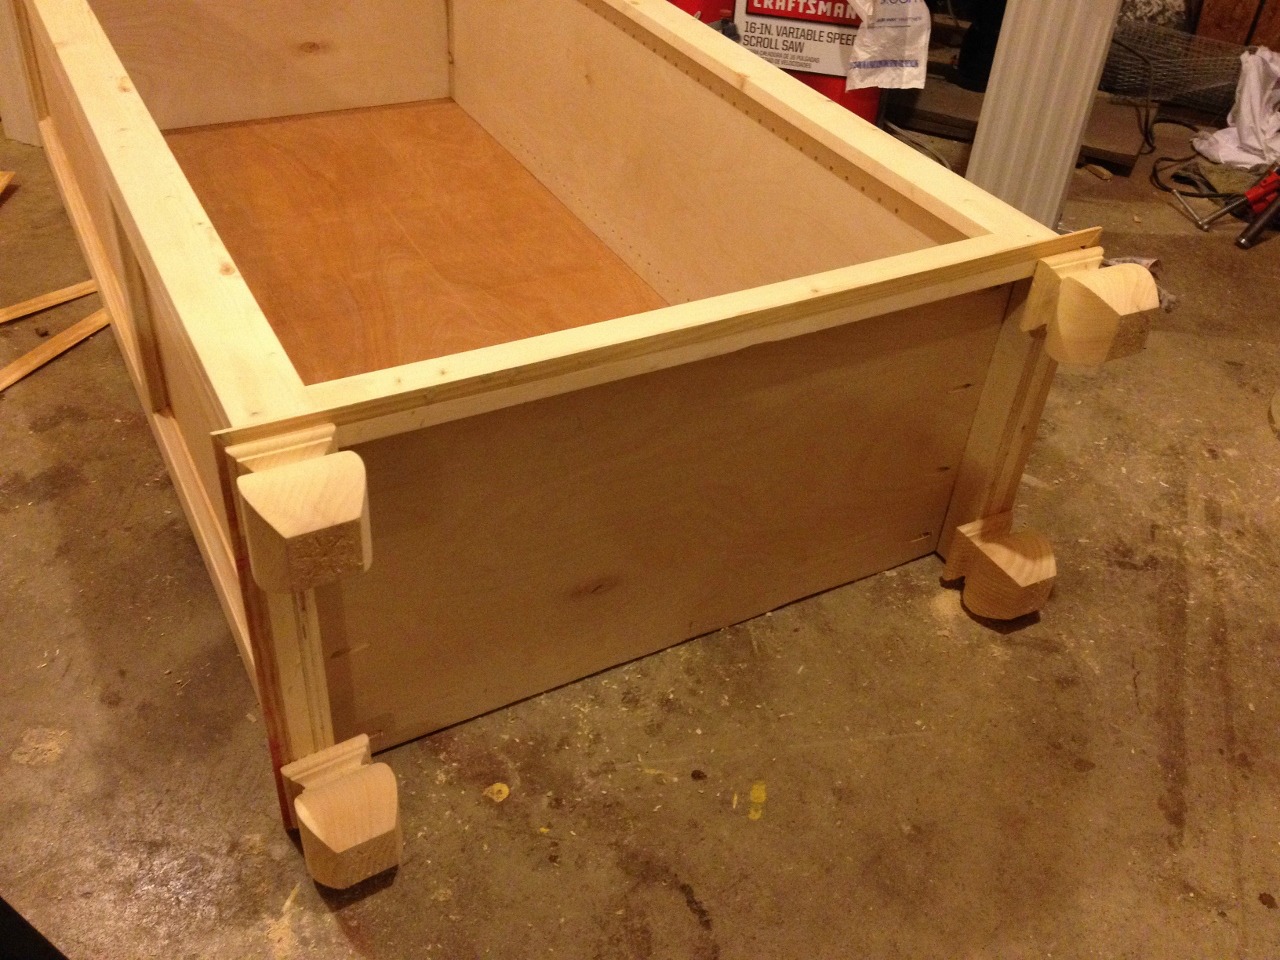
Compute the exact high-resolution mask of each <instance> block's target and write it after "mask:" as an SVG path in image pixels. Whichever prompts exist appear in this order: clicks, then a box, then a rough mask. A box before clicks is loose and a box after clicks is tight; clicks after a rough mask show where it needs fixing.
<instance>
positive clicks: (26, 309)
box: [0, 173, 98, 323]
mask: <svg viewBox="0 0 1280 960" xmlns="http://www.w3.org/2000/svg"><path fill="white" fill-rule="evenodd" d="M6 176H9V177H12V176H13V174H3V173H0V190H3V189H4V186H5V184H6V183H7V182H8V181H6V180H5V177H6ZM97 291H98V285H97V284H96V283H95V282H94V281H92V280H85V281H83V282H82V283H76V284H72V285H71V286H69V287H63V288H62V289H61V290H52V291H50V292H49V293H42V294H40V296H38V297H32V298H31V299H30V300H23V301H22V302H21V303H15V304H14V305H13V306H12V307H5V308H4V309H2V310H0V323H9V322H10V321H12V320H21V319H22V318H23V317H29V316H31V314H33V313H39V312H40V311H41V310H48V309H49V308H50V307H56V306H58V304H60V303H69V302H70V301H72V300H79V299H80V298H81V297H87V296H88V295H89V294H91V293H97Z"/></svg>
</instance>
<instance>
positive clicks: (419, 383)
mask: <svg viewBox="0 0 1280 960" xmlns="http://www.w3.org/2000/svg"><path fill="white" fill-rule="evenodd" d="M1099 233H1100V231H1099V230H1098V229H1096V228H1093V229H1089V230H1081V231H1079V232H1077V233H1074V234H1069V235H1066V236H1054V237H1051V238H1048V239H1046V240H1042V241H1037V242H1035V243H1031V244H1025V243H1022V242H1020V241H1019V240H1017V239H1009V238H1005V237H997V236H990V237H977V238H975V239H973V240H964V241H960V242H958V243H952V244H947V245H945V246H942V247H933V248H930V249H928V250H921V251H918V252H916V253H912V254H906V255H904V256H902V257H894V258H891V259H890V260H888V261H878V262H873V263H868V264H858V265H856V266H853V267H846V268H844V269H841V270H833V271H830V272H829V273H825V274H816V275H814V276H810V277H803V278H798V279H796V280H791V281H784V282H782V283H777V284H771V285H769V286H767V287H757V288H755V289H752V290H745V291H741V292H738V293H733V294H726V295H724V296H722V297H713V298H710V299H708V300H700V301H696V302H694V303H689V304H680V305H677V306H673V307H667V308H665V309H662V310H655V311H651V312H650V313H647V314H641V315H637V316H632V317H624V318H619V319H617V320H608V321H604V322H601V323H596V324H591V325H589V326H585V327H575V328H573V329H571V330H563V331H559V332H556V333H550V334H545V335H543V336H540V337H533V338H531V339H528V340H522V341H518V342H515V343H509V344H501V345H498V346H494V347H486V348H483V349H480V350H472V351H469V352H467V353H464V354H454V355H453V356H450V357H448V358H442V359H439V360H434V361H425V362H421V363H413V364H408V365H406V366H403V367H396V368H393V369H389V370H381V371H375V372H373V373H369V374H362V375H360V376H357V377H349V378H347V379H345V380H337V381H331V382H328V383H317V384H312V385H311V386H309V387H308V388H307V395H308V396H309V397H310V398H311V399H312V401H313V403H314V404H315V406H316V412H315V413H312V414H306V415H302V416H300V417H289V418H281V419H280V420H279V421H276V422H275V423H273V424H269V425H268V424H262V425H254V426H249V427H244V428H233V429H228V430H226V431H223V432H221V433H220V434H219V435H218V437H217V439H218V442H219V443H222V444H235V443H241V442H244V441H248V440H256V439H261V438H263V437H267V436H270V435H271V434H272V433H274V432H276V431H281V432H286V431H290V430H298V429H302V428H305V427H309V426H313V425H315V424H316V423H319V422H324V423H333V424H336V425H337V427H338V431H339V442H340V444H341V445H343V446H345V445H349V444H353V443H357V442H360V441H364V440H371V439H378V438H381V437H385V436H389V435H392V434H395V433H402V432H405V431H408V430H415V429H418V428H420V427H424V426H430V425H433V424H436V423H442V422H444V421H447V420H453V419H458V418H460V417H466V416H473V415H475V414H477V413H486V412H489V411H492V410H496V409H500V408H502V407H506V406H511V405H513V404H517V403H524V402H528V401H530V400H537V399H541V398H543V397H547V396H554V395H556V394H559V393H564V392H566V391H569V390H576V389H582V388H584V387H588V386H595V385H597V384H601V383H608V382H610V381H612V380H619V379H622V378H624V377H629V376H634V375H636V374H639V373H648V372H652V371H654V370H661V369H666V368H668V367H673V366H677V365H679V364H682V363H691V362H693V361H695V360H702V359H706V358H708V357H714V356H718V355H721V354H725V353H731V352H733V351H734V350H741V349H743V348H744V347H748V346H753V345H755V344H759V343H769V342H772V341H775V340H782V339H785V338H787V337H793V336H800V335H802V334H806V333H813V332H816V331H819V330H826V329H829V328H831V327H835V326H840V325H842V324H848V323H854V322H858V321H861V320H864V319H867V318H869V317H876V316H881V315H883V314H886V313H892V312H895V311H898V310H903V309H906V308H909V307H912V306H920V305H923V304H927V303H931V302H934V301H936V300H940V299H946V298H950V297H955V296H961V295H963V294H966V293H972V292H974V291H977V290H983V289H990V288H992V287H995V286H1004V285H1007V284H1009V283H1012V282H1015V281H1018V280H1022V279H1024V278H1026V277H1029V276H1030V275H1031V274H1032V273H1033V272H1034V270H1035V265H1036V262H1037V261H1038V260H1039V259H1040V258H1041V257H1045V256H1052V255H1054V254H1058V253H1061V252H1063V251H1075V250H1078V249H1080V248H1085V247H1090V246H1093V245H1094V244H1095V243H1096V242H1097V240H1098V235H1099Z"/></svg>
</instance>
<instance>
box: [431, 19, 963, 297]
mask: <svg viewBox="0 0 1280 960" xmlns="http://www.w3.org/2000/svg"><path fill="white" fill-rule="evenodd" d="M595 6H596V5H595V4H591V5H588V4H583V3H576V2H564V0H504V2H501V3H498V2H496V0H469V2H467V3H463V4H458V5H457V6H456V7H455V9H454V23H453V39H454V51H455V56H456V60H457V66H456V68H455V81H454V98H455V99H456V100H457V101H458V103H459V104H461V105H462V106H463V107H464V108H465V109H466V110H467V111H468V112H469V113H470V114H471V115H472V116H473V117H475V118H476V119H477V120H478V121H479V122H480V123H481V124H482V125H483V126H484V127H485V129H486V130H488V131H489V132H490V133H492V134H493V135H494V136H495V137H497V138H498V139H499V140H500V141H502V143H503V144H504V145H505V146H507V148H508V149H509V150H511V152H512V153H514V154H515V155H516V156H517V157H519V158H520V160H521V162H523V163H524V164H525V165H526V166H527V167H528V168H529V169H530V170H532V171H533V172H534V174H536V175H537V176H538V178H539V179H541V180H542V181H543V182H544V183H547V184H548V185H549V186H550V187H551V189H552V190H554V191H555V193H556V195H557V196H558V197H560V198H561V199H562V200H563V201H564V202H565V203H566V204H568V206H569V208H570V209H571V210H573V212H574V213H575V214H577V215H578V216H579V217H581V218H582V220H583V221H584V222H585V223H586V224H588V225H589V226H590V227H591V228H592V230H594V231H595V232H596V233H597V234H598V235H599V236H600V237H602V238H604V239H605V240H606V241H607V242H608V243H609V245H610V246H611V247H612V248H613V249H614V250H615V251H617V253H618V254H619V255H620V256H621V257H623V259H625V260H626V261H627V263H628V264H629V265H630V266H631V267H632V268H633V269H634V270H635V271H636V272H637V273H638V274H640V275H641V276H642V277H644V278H645V280H647V281H648V282H649V284H651V285H652V286H653V287H654V289H656V290H657V291H658V292H659V293H660V294H661V295H662V296H664V297H666V298H667V299H668V300H670V301H672V302H684V301H687V300H694V299H698V298H702V297H709V296H714V295H716V294H721V293H726V292H728V291H730V290H741V289H744V288H748V287H754V286H757V285H760V284H765V283H772V282H775V281H779V280H784V279H788V278H791V277H798V276H805V275H808V274H812V273H816V272H818V271H822V270H829V269H832V268H835V267H838V266H844V265H847V264H850V263H861V262H864V261H868V260H874V259H876V258H879V257H887V256H892V255H893V254H897V253H906V252H908V251H912V250H919V249H922V248H924V247H928V246H932V245H934V244H936V243H940V242H947V241H950V240H958V239H960V238H961V236H962V234H960V233H959V232H958V231H956V230H954V229H953V228H951V227H950V226H948V225H947V224H945V223H943V222H942V221H941V220H939V219H938V218H937V217H936V216H934V215H933V214H932V213H930V212H929V211H927V210H925V209H924V208H923V207H922V206H920V205H919V204H917V203H915V202H913V201H910V200H908V199H906V198H905V197H903V196H902V195H900V194H898V193H895V192H894V191H891V190H889V189H887V188H886V187H885V186H883V185H882V184H879V183H872V182H869V181H868V179H867V178H866V176H865V175H864V174H861V173H860V172H859V171H857V170H856V168H853V167H852V165H851V164H849V163H848V162H847V161H844V160H843V159H841V158H839V157H837V156H835V155H833V154H831V155H829V154H828V153H826V152H823V153H822V154H821V157H820V158H815V157H813V156H810V155H807V154H806V153H805V152H804V151H803V150H802V149H801V148H800V141H802V140H805V139H806V138H805V137H804V136H803V135H802V134H800V133H799V132H798V131H794V130H789V129H788V128H787V127H786V126H785V125H784V124H783V123H781V122H779V121H778V120H777V118H768V117H764V116H763V114H762V111H761V110H760V108H759V106H758V105H756V104H754V103H752V102H751V101H750V100H749V98H747V97H745V96H742V95H741V94H740V93H737V92H736V91H735V90H733V89H732V88H728V87H725V86H724V84H722V83H717V84H716V86H717V87H718V88H719V90H718V92H717V90H713V89H711V88H709V87H708V85H707V83H704V82H703V81H702V80H700V79H699V78H698V77H697V76H694V75H693V74H692V72H686V71H685V70H682V69H681V68H680V66H678V65H677V64H676V63H675V62H673V60H672V59H670V58H669V55H668V56H662V55H657V54H656V53H655V51H656V49H657V47H658V44H657V43H656V42H655V41H654V39H653V38H652V37H647V38H645V37H642V36H640V35H639V31H638V29H637V27H636V25H635V24H634V23H631V22H629V21H628V20H626V19H625V18H623V19H621V20H619V19H618V18H617V14H616V13H615V12H613V11H612V10H610V9H609V8H605V10H606V11H607V12H608V15H609V17H610V18H612V19H609V18H606V16H603V15H602V13H601V12H600V11H598V10H596V9H593V8H594V7H595ZM629 12H630V11H629ZM677 13H678V11H677ZM691 25H692V26H695V27H698V28H699V29H702V30H703V31H704V32H705V28H702V27H700V26H699V25H697V24H691ZM623 27H625V28H626V29H629V30H630V31H632V33H628V32H626V30H625V29H623ZM543 31H546V32H548V33H551V34H554V35H555V36H556V38H557V40H556V42H557V44H558V45H561V48H562V50H563V54H562V55H557V56H547V55H546V54H545V51H544V50H542V49H541V48H540V47H539V45H537V44H531V43H528V42H527V41H526V38H527V37H528V36H530V35H533V34H540V33H542V32H543ZM633 34H636V35H633ZM715 39H717V40H721V41H723V38H720V37H717V38H715ZM705 79H706V80H707V81H708V82H710V80H712V79H713V78H705ZM815 96H816V94H815ZM747 111H754V112H755V114H757V115H756V116H753V115H751V113H750V112H747ZM811 147H812V145H811ZM837 164H838V167H837Z"/></svg>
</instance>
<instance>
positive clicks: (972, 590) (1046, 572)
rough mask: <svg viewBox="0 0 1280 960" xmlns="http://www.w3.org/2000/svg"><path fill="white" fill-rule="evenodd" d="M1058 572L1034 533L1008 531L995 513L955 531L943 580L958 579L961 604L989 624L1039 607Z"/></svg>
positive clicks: (1007, 520) (1006, 518)
mask: <svg viewBox="0 0 1280 960" xmlns="http://www.w3.org/2000/svg"><path fill="white" fill-rule="evenodd" d="M1057 574H1058V567H1057V563H1056V562H1055V561H1054V557H1053V547H1052V546H1051V545H1050V544H1049V541H1048V540H1046V539H1045V538H1044V537H1043V536H1041V535H1040V534H1039V533H1036V532H1035V531H1034V530H1020V531H1017V532H1016V533H1015V532H1013V530H1012V515H1011V514H1008V513H1002V514H998V515H997V516H994V517H986V518H984V519H982V520H975V521H974V522H972V523H966V524H965V525H964V526H962V527H959V528H958V529H957V530H956V536H955V539H954V540H953V541H952V544H951V555H950V556H949V557H948V559H947V566H946V570H945V571H944V573H943V579H944V580H960V579H963V580H964V605H965V607H966V608H967V609H968V610H969V612H970V613H972V614H974V615H976V616H979V617H987V618H989V619H992V620H1013V619H1015V618H1017V617H1022V616H1026V615H1027V614H1029V613H1034V612H1035V611H1036V610H1039V609H1040V608H1041V607H1043V606H1044V603H1045V601H1046V600H1048V599H1049V594H1050V592H1051V591H1052V590H1053V581H1054V579H1055V578H1056V577H1057Z"/></svg>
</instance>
